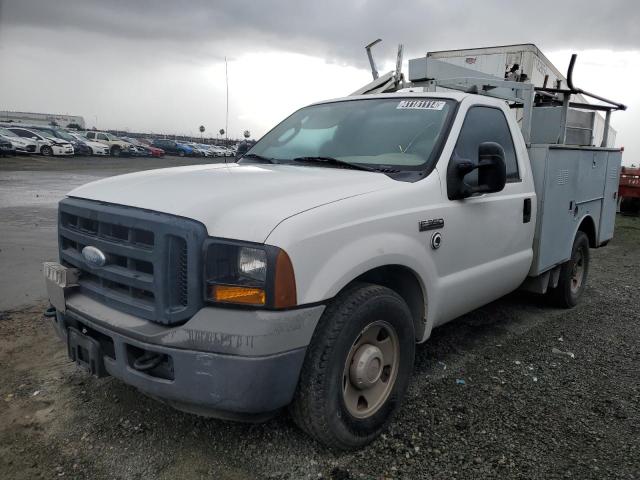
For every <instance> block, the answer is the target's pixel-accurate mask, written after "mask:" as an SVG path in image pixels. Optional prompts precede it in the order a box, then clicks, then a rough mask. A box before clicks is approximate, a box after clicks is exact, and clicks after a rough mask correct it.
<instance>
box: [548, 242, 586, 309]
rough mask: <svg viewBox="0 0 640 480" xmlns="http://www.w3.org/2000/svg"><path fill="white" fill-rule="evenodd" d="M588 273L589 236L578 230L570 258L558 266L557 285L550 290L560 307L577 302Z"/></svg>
mask: <svg viewBox="0 0 640 480" xmlns="http://www.w3.org/2000/svg"><path fill="white" fill-rule="evenodd" d="M588 273H589V238H588V237H587V235H586V234H585V233H584V232H581V231H579V232H578V233H577V234H576V238H575V239H574V241H573V248H572V249H571V258H570V259H569V260H568V261H566V262H565V263H563V264H562V266H561V267H560V278H559V280H558V286H557V287H556V288H554V289H553V290H551V295H552V297H553V299H554V300H555V303H556V304H557V305H558V306H559V307H562V308H573V307H575V306H576V305H577V304H578V301H579V300H580V297H581V296H582V293H583V292H584V288H585V286H586V284H587V275H588Z"/></svg>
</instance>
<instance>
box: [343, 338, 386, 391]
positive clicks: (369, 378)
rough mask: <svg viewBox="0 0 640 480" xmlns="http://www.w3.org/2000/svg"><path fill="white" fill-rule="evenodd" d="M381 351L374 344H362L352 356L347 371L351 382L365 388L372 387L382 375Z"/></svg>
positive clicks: (361, 388) (357, 386) (359, 387)
mask: <svg viewBox="0 0 640 480" xmlns="http://www.w3.org/2000/svg"><path fill="white" fill-rule="evenodd" d="M382 365H383V357H382V351H381V350H380V349H379V348H378V347H376V346H375V345H370V344H365V345H362V346H361V347H360V348H358V350H357V351H356V353H355V354H354V356H353V362H352V363H351V368H350V371H349V376H350V380H351V383H353V385H354V386H355V387H356V388H358V389H360V390H365V389H367V388H371V387H373V386H374V385H375V384H376V382H377V381H378V379H379V378H380V375H382Z"/></svg>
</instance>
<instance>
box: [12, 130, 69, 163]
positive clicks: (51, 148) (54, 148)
mask: <svg viewBox="0 0 640 480" xmlns="http://www.w3.org/2000/svg"><path fill="white" fill-rule="evenodd" d="M7 130H10V131H12V132H13V133H15V134H16V135H17V136H19V137H22V138H26V139H29V140H33V141H34V142H35V143H36V147H37V148H36V153H39V154H41V155H44V156H45V157H50V156H51V155H55V156H63V155H65V156H66V155H73V145H71V144H70V143H69V142H67V141H65V140H61V139H60V138H51V137H47V136H45V135H44V134H43V133H42V132H37V131H35V130H30V129H28V128H24V127H7Z"/></svg>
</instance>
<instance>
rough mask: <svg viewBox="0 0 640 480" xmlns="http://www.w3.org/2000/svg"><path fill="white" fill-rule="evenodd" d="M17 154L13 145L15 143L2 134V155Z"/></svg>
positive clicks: (0, 139) (0, 150)
mask: <svg viewBox="0 0 640 480" xmlns="http://www.w3.org/2000/svg"><path fill="white" fill-rule="evenodd" d="M15 154H16V149H15V148H14V147H13V143H11V142H10V141H9V140H6V139H5V137H1V136H0V155H1V156H3V157H4V156H6V155H15Z"/></svg>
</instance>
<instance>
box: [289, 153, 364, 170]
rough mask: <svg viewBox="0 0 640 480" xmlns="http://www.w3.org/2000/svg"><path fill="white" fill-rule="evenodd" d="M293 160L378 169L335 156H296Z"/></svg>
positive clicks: (358, 168)
mask: <svg viewBox="0 0 640 480" xmlns="http://www.w3.org/2000/svg"><path fill="white" fill-rule="evenodd" d="M293 161H294V162H315V163H324V164H327V165H336V166H340V167H346V168H353V169H354V170H364V171H366V172H375V171H376V170H375V169H374V168H371V167H366V166H364V165H360V164H358V163H350V162H345V161H344V160H340V159H338V158H333V157H296V158H294V159H293Z"/></svg>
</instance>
